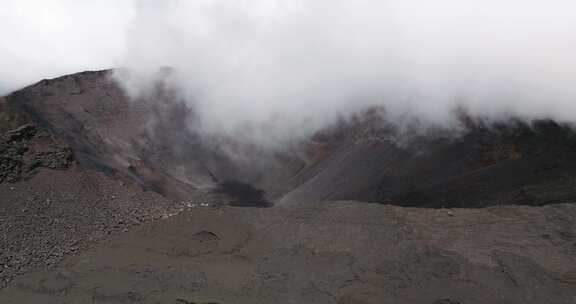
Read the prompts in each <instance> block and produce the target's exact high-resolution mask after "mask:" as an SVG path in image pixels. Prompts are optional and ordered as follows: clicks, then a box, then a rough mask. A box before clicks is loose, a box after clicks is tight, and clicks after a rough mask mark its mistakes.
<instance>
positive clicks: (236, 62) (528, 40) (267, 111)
mask: <svg viewBox="0 0 576 304" xmlns="http://www.w3.org/2000/svg"><path fill="white" fill-rule="evenodd" d="M575 11H576V2H574V1H569V0H566V1H563V0H550V1H541V0H484V1H466V0H464V1H463V0H437V1H421V0H390V1H381V0H249V1H248V0H246V1H241V0H236V1H234V0H197V1H177V0H174V1H162V2H159V1H141V2H140V3H139V7H138V10H137V16H136V18H135V20H134V23H133V26H132V28H131V31H130V35H129V37H130V38H129V39H130V41H129V49H128V52H127V53H126V56H125V60H124V61H123V64H124V66H125V67H127V68H128V71H129V73H127V74H126V73H124V74H123V75H124V77H121V78H122V79H123V80H124V83H125V84H126V87H127V88H128V89H129V90H130V92H132V93H133V94H141V93H143V90H144V88H146V87H148V85H149V84H150V82H151V81H154V79H155V76H154V75H158V74H157V71H158V69H159V68H161V67H173V68H174V73H173V74H172V75H171V77H170V78H169V82H170V84H171V85H172V86H173V87H174V88H176V89H177V90H179V92H181V93H182V94H183V98H184V99H185V100H187V102H189V103H191V104H192V105H193V107H194V108H195V110H196V111H197V112H198V114H199V117H200V120H201V123H200V124H201V126H202V127H203V128H204V129H205V130H206V131H208V132H215V133H224V134H232V135H234V136H248V137H254V138H260V139H265V140H280V141H282V140H285V139H286V138H288V139H290V138H293V137H298V136H301V135H304V134H307V133H310V132H314V131H315V130H317V129H318V128H319V127H322V126H325V125H326V124H328V123H330V122H332V121H333V120H334V119H335V118H336V117H337V116H338V115H340V114H342V113H348V112H351V111H354V110H358V109H361V108H364V107H366V106H367V105H381V106H384V107H385V109H386V111H387V113H388V114H389V115H390V117H392V119H393V118H394V117H396V118H398V117H412V118H417V119H419V120H420V121H423V122H427V123H432V124H444V125H446V124H450V123H452V122H453V121H452V119H451V114H450V113H451V112H452V110H453V109H454V107H455V106H456V105H459V106H460V107H463V108H465V109H467V110H469V111H470V112H471V113H473V114H474V115H487V116H490V117H494V116H499V115H520V116H522V117H524V118H527V119H531V118H545V117H552V118H555V119H558V120H562V121H568V122H575V121H576V56H575V55H574V54H576V18H574V17H573V12H575ZM127 75H132V76H127ZM248 130H251V131H250V132H247V131H248Z"/></svg>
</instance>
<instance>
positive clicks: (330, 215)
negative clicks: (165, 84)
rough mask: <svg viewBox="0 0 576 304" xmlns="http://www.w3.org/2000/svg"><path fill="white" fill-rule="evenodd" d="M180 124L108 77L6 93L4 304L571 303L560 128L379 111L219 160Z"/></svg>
mask: <svg viewBox="0 0 576 304" xmlns="http://www.w3.org/2000/svg"><path fill="white" fill-rule="evenodd" d="M193 119H194V113H193V109H190V108H188V107H187V106H185V104H184V103H182V102H180V101H179V100H178V99H177V98H176V95H175V94H173V92H170V91H169V90H168V89H166V88H162V87H159V90H158V92H157V94H155V95H151V96H147V97H146V98H145V99H141V100H134V101H130V100H129V99H128V98H127V97H126V96H125V95H124V93H123V92H122V90H121V89H120V88H119V87H118V86H117V85H116V84H115V83H114V82H113V81H111V79H110V77H109V72H108V71H100V72H85V73H80V74H76V75H70V76H65V77H61V78H58V79H54V80H45V81H42V82H40V83H38V84H36V85H34V86H31V87H28V88H25V89H23V90H21V91H18V92H15V93H13V94H11V95H10V96H7V97H6V98H0V231H1V232H2V233H1V234H0V288H3V287H5V288H3V289H1V290H0V303H204V304H207V303H213V304H214V303H220V304H225V303H336V304H362V303H423V304H425V303H430V304H458V303H460V304H468V303H574V301H575V300H576V293H574V290H576V268H575V266H574V265H576V261H575V259H576V209H575V206H576V205H573V204H570V203H573V202H574V200H575V199H576V187H574V186H575V185H576V184H575V181H576V180H575V179H574V177H575V176H576V153H575V152H576V151H575V149H576V136H575V133H574V132H573V131H572V129H570V128H568V127H566V126H561V125H558V124H556V123H554V122H550V121H541V122H538V123H536V124H534V125H532V126H527V125H525V124H522V123H520V122H513V121H509V122H506V123H504V124H500V125H498V124H492V125H490V126H487V125H484V124H482V122H478V121H476V122H468V124H467V125H468V130H467V131H468V132H466V133H465V134H463V135H462V136H458V137H448V136H443V134H441V135H442V136H435V137H422V136H412V137H410V138H403V139H400V140H399V138H398V137H396V136H395V132H394V130H393V128H391V127H390V126H389V125H386V123H385V121H382V116H381V115H379V113H378V111H377V110H376V111H368V112H366V113H361V114H359V115H358V116H357V117H356V118H354V119H352V120H349V121H343V122H341V123H339V124H337V125H335V126H333V127H331V128H328V129H326V130H323V131H322V132H319V133H318V134H316V135H315V136H314V137H313V138H310V139H309V141H307V142H304V143H302V145H301V146H299V147H295V148H294V149H293V150H286V151H284V152H282V153H269V152H266V151H261V150H258V149H255V148H254V147H249V146H242V145H238V143H234V144H235V145H232V147H233V148H234V151H233V152H234V153H230V151H229V150H228V151H225V150H224V149H221V148H219V146H218V141H217V140H216V141H215V140H214V139H213V138H205V137H202V136H200V135H199V134H198V133H197V132H195V131H194V129H193V128H191V127H190V124H189V122H190V120H193ZM229 147H230V146H229ZM238 156H241V157H238ZM334 200H349V201H346V202H342V201H341V202H334ZM358 200H361V201H371V202H375V203H374V204H368V203H362V202H359V201H358ZM384 204H391V205H399V206H409V207H433V208H436V209H428V208H403V207H393V206H386V205H384ZM225 205H233V206H245V207H246V206H249V207H271V206H273V205H274V207H273V208H236V207H228V206H225ZM494 205H498V206H496V207H494ZM501 205H515V206H501ZM518 205H529V206H518ZM543 205H548V206H543ZM490 206H492V207H490ZM450 207H459V208H456V209H446V208H450Z"/></svg>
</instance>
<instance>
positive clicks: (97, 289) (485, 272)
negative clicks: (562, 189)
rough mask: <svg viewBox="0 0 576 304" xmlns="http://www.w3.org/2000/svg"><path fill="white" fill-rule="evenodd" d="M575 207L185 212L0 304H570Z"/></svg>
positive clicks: (52, 272) (29, 279) (28, 280)
mask: <svg viewBox="0 0 576 304" xmlns="http://www.w3.org/2000/svg"><path fill="white" fill-rule="evenodd" d="M574 218H576V207H575V206H573V205H557V206H549V207H494V208H488V209H482V210H468V209H459V210H448V209H439V210H422V209H410V208H400V207H389V206H381V205H371V204H363V203H359V202H337V203H317V204H313V205H311V206H310V207H307V208H278V207H275V208H264V209H251V208H232V207H225V208H221V209H208V210H204V209H190V210H188V211H185V212H183V213H180V214H179V215H177V216H174V217H171V218H169V219H166V220H158V221H155V222H152V223H150V224H146V225H143V226H140V227H136V228H134V229H131V230H130V231H129V232H128V233H125V234H121V235H118V236H116V237H114V238H113V239H112V240H110V241H107V242H104V243H101V244H100V245H98V246H96V247H95V248H93V249H90V250H87V251H85V252H82V253H81V254H79V255H76V256H72V257H69V258H67V259H65V260H64V261H63V262H62V263H61V264H60V265H59V266H58V267H56V268H54V269H49V270H41V271H37V272H32V273H30V274H27V275H24V276H22V277H20V278H18V279H17V280H16V281H15V282H13V283H12V284H11V285H10V286H9V287H8V288H6V289H4V290H2V291H0V299H2V300H3V301H2V303H222V304H225V303H335V304H336V303H338V304H344V303H347V304H352V303H354V304H359V303H395V304H402V303H411V304H412V303H422V304H440V303H442V304H447V303H461V304H471V303H538V304H540V303H567V304H568V303H574V302H575V301H576V223H575V221H574Z"/></svg>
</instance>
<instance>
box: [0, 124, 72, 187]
mask: <svg viewBox="0 0 576 304" xmlns="http://www.w3.org/2000/svg"><path fill="white" fill-rule="evenodd" d="M73 163H74V158H73V155H72V149H70V148H69V147H68V146H67V145H66V144H65V143H62V142H61V141H58V140H56V139H54V137H52V136H51V135H50V134H48V133H47V132H45V131H43V130H40V129H38V128H37V127H35V126H33V125H23V126H21V127H19V128H16V129H14V130H10V131H8V132H5V133H4V134H0V183H2V182H11V183H13V182H17V181H19V180H21V179H23V178H29V177H31V176H33V175H34V174H35V173H36V172H37V171H38V169H40V168H48V169H55V170H64V169H68V168H70V167H71V166H72V165H73Z"/></svg>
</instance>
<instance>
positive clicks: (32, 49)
mask: <svg viewBox="0 0 576 304" xmlns="http://www.w3.org/2000/svg"><path fill="white" fill-rule="evenodd" d="M133 11H134V8H133V1H131V0H0V94H3V93H6V92H8V91H10V90H14V89H16V88H19V87H21V86H24V85H28V84H31V83H33V82H36V81H38V80H41V79H43V78H49V77H55V76H60V75H64V74H69V73H75V72H79V71H83V70H93V69H105V68H111V67H113V66H115V64H116V63H117V61H118V58H119V57H120V56H121V55H122V52H123V48H124V45H125V36H126V29H127V27H128V26H129V22H130V19H131V18H132V14H133Z"/></svg>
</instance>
